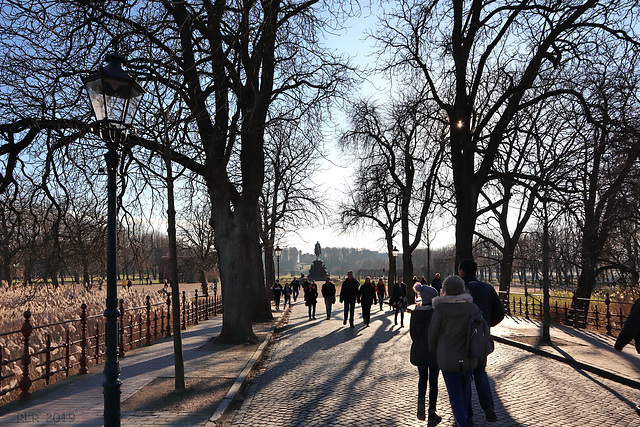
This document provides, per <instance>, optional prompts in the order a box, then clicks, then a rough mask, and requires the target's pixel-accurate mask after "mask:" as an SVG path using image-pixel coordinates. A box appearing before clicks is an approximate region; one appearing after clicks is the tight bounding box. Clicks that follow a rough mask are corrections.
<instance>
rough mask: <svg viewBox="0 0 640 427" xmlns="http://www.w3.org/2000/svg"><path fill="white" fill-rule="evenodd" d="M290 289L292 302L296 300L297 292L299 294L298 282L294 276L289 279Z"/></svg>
mask: <svg viewBox="0 0 640 427" xmlns="http://www.w3.org/2000/svg"><path fill="white" fill-rule="evenodd" d="M291 290H292V291H293V302H296V301H298V294H300V282H298V279H296V278H295V277H294V278H293V280H292V281H291Z"/></svg>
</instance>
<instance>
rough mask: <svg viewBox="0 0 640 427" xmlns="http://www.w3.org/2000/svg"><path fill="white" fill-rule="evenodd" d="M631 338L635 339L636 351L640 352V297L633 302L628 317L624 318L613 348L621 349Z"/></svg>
mask: <svg viewBox="0 0 640 427" xmlns="http://www.w3.org/2000/svg"><path fill="white" fill-rule="evenodd" d="M631 340H634V341H635V345H636V351H637V352H638V353H640V298H638V299H637V300H636V302H634V303H633V306H632V307H631V312H630V313H629V317H627V320H625V322H624V326H623V327H622V330H621V331H620V335H618V339H617V340H616V343H615V345H614V346H613V348H615V349H616V350H618V351H622V349H623V348H624V346H626V345H627V344H629V343H630V342H631Z"/></svg>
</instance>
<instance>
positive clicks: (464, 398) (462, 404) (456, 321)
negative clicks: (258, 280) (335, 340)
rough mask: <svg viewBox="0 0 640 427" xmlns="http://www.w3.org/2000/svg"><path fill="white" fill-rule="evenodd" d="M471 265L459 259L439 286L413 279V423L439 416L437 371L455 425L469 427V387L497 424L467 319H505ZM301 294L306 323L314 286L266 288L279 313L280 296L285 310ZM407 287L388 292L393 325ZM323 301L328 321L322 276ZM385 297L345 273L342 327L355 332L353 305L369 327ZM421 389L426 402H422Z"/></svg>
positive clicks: (329, 296)
mask: <svg viewBox="0 0 640 427" xmlns="http://www.w3.org/2000/svg"><path fill="white" fill-rule="evenodd" d="M476 270H477V264H476V263H475V262H474V261H473V260H463V261H462V262H461V263H460V265H459V269H458V275H452V276H449V277H447V278H446V279H444V281H442V280H441V279H440V275H439V274H436V276H435V278H434V280H433V281H432V282H431V284H428V283H427V282H426V280H425V279H424V277H423V278H422V280H421V281H419V280H418V279H416V278H414V283H413V285H412V288H413V290H414V291H415V293H416V295H420V297H421V304H420V305H417V306H416V308H415V309H414V310H413V311H412V313H411V323H410V329H409V333H410V336H411V340H412V344H411V350H410V362H411V363H412V364H413V365H416V366H417V368H418V409H417V418H418V419H420V420H427V421H428V423H429V424H430V425H436V424H438V423H439V422H440V421H441V420H442V417H441V416H439V415H438V414H437V412H436V403H437V399H438V378H439V375H440V372H442V377H443V379H444V383H445V385H446V388H447V393H448V395H449V403H450V405H451V410H452V412H453V415H454V418H455V422H456V425H457V426H458V427H467V426H470V425H473V412H472V406H471V382H472V380H473V382H474V383H475V388H476V391H477V394H478V399H479V401H480V406H481V407H482V409H483V411H484V415H485V417H486V420H487V421H489V422H493V421H497V416H496V413H495V409H494V401H493V395H492V392H491V387H490V384H489V378H488V376H487V373H486V369H485V368H486V364H487V359H486V357H485V358H474V357H471V356H470V355H469V351H468V344H467V340H468V336H467V333H468V325H469V319H470V318H471V317H472V316H474V315H477V314H478V313H481V314H482V317H483V318H484V320H485V321H486V322H487V324H488V326H489V327H492V326H495V325H497V324H498V323H500V322H501V321H502V319H503V318H504V315H505V311H504V307H503V305H502V302H501V301H500V298H499V297H498V294H497V293H496V291H495V289H494V288H493V286H491V285H490V284H488V283H485V282H482V281H479V280H478V279H477V278H476ZM300 288H302V289H303V292H304V301H305V305H306V306H307V307H308V315H309V320H314V319H315V318H316V317H315V315H316V304H317V299H318V296H319V293H318V287H317V285H316V283H315V281H313V280H311V281H309V280H307V279H306V278H305V277H304V275H302V276H301V277H300V279H294V280H293V281H292V282H291V284H289V283H285V286H284V288H282V286H281V285H280V283H279V281H276V284H275V285H274V286H273V287H272V292H273V296H274V299H275V307H276V309H279V303H280V302H279V300H280V296H281V294H284V296H285V305H284V308H286V306H287V304H289V305H291V296H292V295H293V298H294V301H296V299H297V297H298V291H299V289H300ZM407 290H408V288H407V285H406V284H405V283H404V281H403V278H402V276H399V277H398V278H397V281H396V282H395V284H394V285H393V288H392V289H391V290H390V299H389V304H390V305H391V307H392V309H393V311H394V324H395V325H398V317H400V328H403V327H404V313H405V311H406V309H407V305H408V300H407ZM321 294H322V297H323V298H324V301H325V310H326V316H327V319H330V318H331V312H332V307H333V304H335V302H336V294H337V291H336V287H335V285H334V284H333V282H332V281H331V278H330V277H327V278H326V280H325V283H323V285H322V288H321ZM386 296H387V290H386V288H385V284H384V281H383V280H382V279H380V280H379V281H378V283H374V282H373V281H372V280H371V278H370V277H367V278H366V279H365V281H364V283H363V284H360V283H359V282H358V280H356V279H355V278H354V277H353V272H352V271H349V272H348V273H347V278H346V279H345V280H344V281H343V282H342V286H341V288H340V293H339V295H338V298H339V301H340V302H341V303H342V304H343V308H344V317H343V324H344V325H346V324H347V322H349V326H350V327H351V328H353V327H355V320H354V314H355V305H356V303H359V304H360V305H361V308H362V320H363V323H364V326H365V327H368V326H369V324H370V322H371V307H372V306H373V305H374V304H378V303H379V304H380V310H383V301H384V299H385V298H386ZM427 390H428V391H429V398H428V400H427Z"/></svg>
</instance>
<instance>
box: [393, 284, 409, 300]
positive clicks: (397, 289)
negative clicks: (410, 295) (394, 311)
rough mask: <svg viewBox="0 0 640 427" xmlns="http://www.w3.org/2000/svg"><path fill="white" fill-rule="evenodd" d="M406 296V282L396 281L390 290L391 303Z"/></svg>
mask: <svg viewBox="0 0 640 427" xmlns="http://www.w3.org/2000/svg"><path fill="white" fill-rule="evenodd" d="M406 297H407V284H406V283H402V284H400V283H398V282H396V283H395V284H394V285H393V290H392V291H391V301H390V302H391V303H394V302H396V301H398V300H399V299H400V298H406Z"/></svg>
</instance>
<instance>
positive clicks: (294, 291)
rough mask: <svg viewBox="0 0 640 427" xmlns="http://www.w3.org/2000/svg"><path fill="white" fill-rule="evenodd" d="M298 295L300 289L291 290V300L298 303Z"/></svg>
mask: <svg viewBox="0 0 640 427" xmlns="http://www.w3.org/2000/svg"><path fill="white" fill-rule="evenodd" d="M298 295H300V288H293V300H294V301H298Z"/></svg>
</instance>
